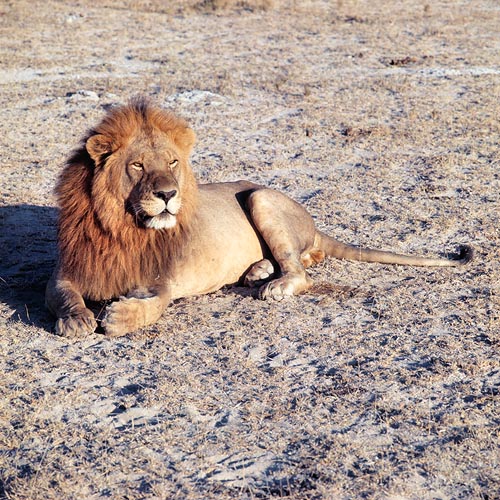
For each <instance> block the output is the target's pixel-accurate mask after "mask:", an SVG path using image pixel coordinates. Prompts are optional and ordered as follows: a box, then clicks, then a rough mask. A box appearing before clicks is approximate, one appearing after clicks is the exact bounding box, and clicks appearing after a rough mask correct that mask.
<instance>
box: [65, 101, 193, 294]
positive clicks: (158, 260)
mask: <svg viewBox="0 0 500 500" xmlns="http://www.w3.org/2000/svg"><path fill="white" fill-rule="evenodd" d="M186 127H187V124H186V122H185V121H184V120H182V119H180V118H178V117H176V116H175V115H173V114H171V113H169V112H166V111H163V110H159V109H157V108H153V107H150V106H149V105H148V103H147V102H146V101H144V100H136V101H133V102H132V103H130V104H129V105H128V106H123V107H119V108H116V109H115V110H112V111H111V112H110V113H108V115H107V116H106V117H105V118H104V120H103V121H102V122H101V123H100V124H99V125H98V126H97V127H95V128H94V129H92V130H91V131H90V132H89V133H88V134H87V136H86V137H85V138H84V141H83V143H82V145H81V147H79V148H78V149H77V150H76V151H75V152H74V153H73V154H72V156H71V157H70V159H69V161H68V162H67V164H66V166H65V168H64V169H63V171H62V173H61V176H60V178H59V181H58V184H57V187H56V195H57V197H58V202H59V207H60V212H59V222H58V247H59V265H60V268H61V269H62V270H63V274H64V276H65V277H67V278H68V279H70V280H72V281H73V282H74V283H76V284H78V286H79V288H80V291H81V293H82V295H83V296H84V297H86V298H88V299H91V300H103V299H109V298H112V297H118V296H120V295H123V294H126V293H127V292H129V291H130V290H131V289H133V288H136V287H139V286H146V285H148V286H151V284H152V283H153V284H154V283H155V282H156V281H157V282H158V283H162V282H163V283H164V282H165V277H168V275H169V271H170V269H171V267H172V265H174V263H175V262H176V261H178V260H179V259H181V258H182V256H183V253H184V251H185V249H186V247H187V244H188V241H189V239H190V227H191V222H192V219H193V217H194V209H195V205H196V198H197V197H196V193H197V187H196V181H195V179H194V176H193V174H192V172H191V170H190V169H189V167H188V166H187V165H186V168H187V170H188V171H187V172H186V175H187V176H188V182H186V184H185V187H184V189H183V192H182V200H183V202H182V209H181V211H180V213H179V214H178V217H177V224H176V226H175V227H174V228H172V229H169V230H160V231H157V230H154V229H146V228H142V227H139V226H138V225H137V224H136V221H135V220H134V216H133V215H132V214H131V213H129V211H127V206H126V202H125V200H124V199H123V198H122V197H121V196H120V186H121V182H122V175H123V166H122V165H120V164H118V162H116V161H113V157H112V156H109V155H103V156H102V158H100V159H98V160H97V161H96V160H94V159H92V158H91V157H90V155H89V153H88V151H87V149H86V147H85V143H86V141H87V139H88V138H89V137H91V136H92V135H95V134H103V135H105V136H107V137H110V138H112V139H113V143H114V147H115V148H116V149H118V148H126V147H127V144H128V141H129V139H130V138H132V137H133V136H134V135H135V134H137V133H139V132H140V131H142V132H144V131H146V132H147V131H148V130H152V129H157V130H159V131H161V132H163V133H165V134H166V135H167V136H168V137H169V138H170V139H172V140H175V138H176V135H177V134H178V133H179V134H180V133H181V131H182V130H185V129H186ZM181 146H182V145H181ZM186 162H187V154H186ZM99 171H100V173H99V174H98V172H99ZM104 172H105V173H104Z"/></svg>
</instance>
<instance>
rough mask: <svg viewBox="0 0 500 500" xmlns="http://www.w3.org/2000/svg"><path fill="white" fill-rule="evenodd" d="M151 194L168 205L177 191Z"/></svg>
mask: <svg viewBox="0 0 500 500" xmlns="http://www.w3.org/2000/svg"><path fill="white" fill-rule="evenodd" d="M153 194H154V195H155V196H156V197H157V198H160V199H161V200H163V201H164V202H165V203H168V202H169V201H170V200H171V199H172V198H173V197H174V196H175V195H176V194H177V190H176V189H172V190H171V191H155V192H154V193H153Z"/></svg>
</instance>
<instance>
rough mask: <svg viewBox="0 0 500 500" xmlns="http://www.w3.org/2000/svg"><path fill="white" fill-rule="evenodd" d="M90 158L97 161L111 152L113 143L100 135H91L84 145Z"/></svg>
mask: <svg viewBox="0 0 500 500" xmlns="http://www.w3.org/2000/svg"><path fill="white" fill-rule="evenodd" d="M85 147H86V148H87V151H88V153H89V155H90V157H91V158H92V159H93V160H94V161H97V160H99V159H100V157H101V156H102V155H105V154H109V153H111V152H113V141H112V139H110V138H109V137H106V136H105V135H102V134H96V135H91V136H90V137H89V138H88V139H87V142H86V144H85Z"/></svg>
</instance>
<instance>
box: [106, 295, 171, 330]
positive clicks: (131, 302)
mask: <svg viewBox="0 0 500 500" xmlns="http://www.w3.org/2000/svg"><path fill="white" fill-rule="evenodd" d="M169 300H170V294H169V293H167V291H166V290H164V289H162V290H154V291H152V292H147V293H145V292H144V291H143V290H135V291H134V292H132V293H130V294H129V295H127V297H121V298H120V300H118V301H117V302H113V303H112V304H110V305H109V306H108V307H107V309H106V314H105V316H104V319H103V320H102V322H101V326H102V327H103V328H104V331H105V333H106V335H108V336H109V337H121V336H122V335H125V334H127V333H130V332H133V331H135V330H138V329H139V328H142V327H144V326H147V325H150V324H152V323H154V322H156V321H158V319H160V316H161V315H162V314H163V311H164V310H165V308H166V307H167V305H168V303H169Z"/></svg>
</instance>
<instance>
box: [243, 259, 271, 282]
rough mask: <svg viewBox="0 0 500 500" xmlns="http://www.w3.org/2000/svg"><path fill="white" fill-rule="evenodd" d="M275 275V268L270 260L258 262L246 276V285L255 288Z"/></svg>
mask: <svg viewBox="0 0 500 500" xmlns="http://www.w3.org/2000/svg"><path fill="white" fill-rule="evenodd" d="M273 274H274V266H273V264H272V262H271V261H270V260H268V259H262V260H259V262H256V263H255V264H254V265H253V266H252V267H251V268H250V270H249V271H248V273H247V274H246V275H245V285H246V286H250V287H254V286H259V285H262V283H264V282H265V281H269V280H270V279H271V278H272V276H273Z"/></svg>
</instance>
